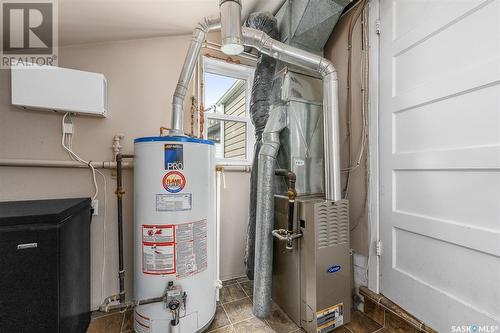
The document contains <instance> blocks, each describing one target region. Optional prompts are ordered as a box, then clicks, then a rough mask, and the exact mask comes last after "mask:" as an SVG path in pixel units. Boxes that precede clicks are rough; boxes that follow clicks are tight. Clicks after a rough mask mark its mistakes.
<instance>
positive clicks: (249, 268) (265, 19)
mask: <svg viewBox="0 0 500 333" xmlns="http://www.w3.org/2000/svg"><path fill="white" fill-rule="evenodd" d="M245 25H246V26H247V27H250V28H254V29H257V30H260V31H263V32H265V33H266V34H267V35H269V36H270V37H271V38H273V39H279V32H278V26H277V21H276V19H275V18H274V16H273V15H272V14H271V13H267V12H262V13H259V12H258V13H252V14H250V16H249V17H248V19H247V21H246V23H245ZM275 68H276V60H275V59H274V58H272V57H270V56H268V55H265V54H262V53H259V57H258V59H257V66H256V68H255V76H254V82H253V86H252V96H251V99H250V117H251V119H252V123H253V125H254V127H255V145H254V159H253V164H252V173H251V176H250V209H249V217H248V229H247V244H246V251H245V266H246V274H247V276H248V278H249V279H250V280H253V278H254V265H255V221H256V213H257V210H256V207H257V173H258V169H259V159H258V156H259V152H260V148H261V146H262V132H263V131H264V127H265V126H266V123H267V119H268V117H269V109H270V107H271V97H270V94H271V86H272V79H273V76H274V72H275ZM271 189H272V187H271ZM271 193H273V192H272V191H271Z"/></svg>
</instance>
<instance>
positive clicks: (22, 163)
mask: <svg viewBox="0 0 500 333" xmlns="http://www.w3.org/2000/svg"><path fill="white" fill-rule="evenodd" d="M90 163H91V164H92V166H93V167H94V168H96V169H116V162H114V161H90ZM0 166H4V167H40V168H88V167H89V166H88V165H87V164H83V163H81V162H78V161H56V160H27V159H4V158H3V159H0ZM122 167H123V168H125V169H131V168H132V167H133V163H132V162H122Z"/></svg>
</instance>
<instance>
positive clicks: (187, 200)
mask: <svg viewBox="0 0 500 333" xmlns="http://www.w3.org/2000/svg"><path fill="white" fill-rule="evenodd" d="M192 202H193V195H192V194H191V193H185V194H157V195H156V211H158V212H178V211H184V210H191V209H192V208H193V204H192Z"/></svg>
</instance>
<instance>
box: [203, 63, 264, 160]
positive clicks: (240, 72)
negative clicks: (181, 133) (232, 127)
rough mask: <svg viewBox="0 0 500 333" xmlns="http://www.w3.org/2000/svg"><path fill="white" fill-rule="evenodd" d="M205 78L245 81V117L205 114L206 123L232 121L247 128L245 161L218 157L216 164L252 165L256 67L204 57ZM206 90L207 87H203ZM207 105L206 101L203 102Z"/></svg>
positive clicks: (222, 129)
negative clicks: (251, 102) (252, 116)
mask: <svg viewBox="0 0 500 333" xmlns="http://www.w3.org/2000/svg"><path fill="white" fill-rule="evenodd" d="M202 61H203V73H202V75H203V77H204V76H205V73H210V74H215V75H222V76H227V77H232V78H234V79H239V80H245V83H246V88H245V116H244V117H243V116H233V115H227V114H221V113H210V112H207V113H204V117H205V123H207V120H209V119H213V120H219V121H222V122H224V121H232V122H241V123H245V124H246V125H245V127H246V144H247V146H246V156H245V159H233V158H219V157H216V163H217V164H219V165H244V166H249V165H252V162H253V147H254V144H255V130H254V127H253V124H252V121H251V118H250V99H251V96H252V86H253V80H254V73H255V67H251V66H247V65H241V64H232V63H228V62H225V61H222V60H218V59H214V58H210V57H206V56H203V59H202ZM203 89H205V86H204V87H203ZM203 95H204V96H205V93H203ZM203 104H205V101H203ZM207 131H208V126H205V128H204V129H203V135H204V136H205V137H207ZM223 142H224V126H223V123H221V144H223Z"/></svg>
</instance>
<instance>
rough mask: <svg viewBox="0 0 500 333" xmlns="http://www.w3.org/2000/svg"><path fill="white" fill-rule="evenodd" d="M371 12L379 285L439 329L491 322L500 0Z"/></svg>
mask: <svg viewBox="0 0 500 333" xmlns="http://www.w3.org/2000/svg"><path fill="white" fill-rule="evenodd" d="M380 22H381V34H380V111H379V112H380V116H379V132H380V142H379V163H380V170H379V171H380V234H381V241H382V256H381V278H380V283H381V285H380V286H381V292H382V293H383V294H385V295H386V296H387V297H388V298H390V299H392V300H393V301H394V302H396V303H398V304H399V305H401V306H402V307H403V308H405V309H406V310H408V311H410V312H411V313H413V314H414V315H416V316H417V317H418V318H419V319H421V320H423V321H425V322H427V323H428V324H430V325H431V326H432V327H434V328H435V329H437V330H438V331H439V332H451V331H452V326H453V325H455V326H458V325H460V326H461V325H466V326H468V325H478V326H479V327H480V326H481V325H492V326H493V328H494V327H495V326H497V325H498V326H500V84H499V83H500V0H493V1H484V0H393V1H390V0H381V1H380ZM497 332H500V329H498V330H497Z"/></svg>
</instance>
